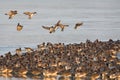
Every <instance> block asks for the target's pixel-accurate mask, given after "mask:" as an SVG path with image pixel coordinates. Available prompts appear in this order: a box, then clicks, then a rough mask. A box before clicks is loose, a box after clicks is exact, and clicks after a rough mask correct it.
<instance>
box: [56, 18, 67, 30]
mask: <svg viewBox="0 0 120 80" xmlns="http://www.w3.org/2000/svg"><path fill="white" fill-rule="evenodd" d="M60 22H61V20H59V21H58V22H57V23H56V24H55V27H60V28H61V31H64V28H65V27H68V26H69V25H63V24H61V23H60Z"/></svg>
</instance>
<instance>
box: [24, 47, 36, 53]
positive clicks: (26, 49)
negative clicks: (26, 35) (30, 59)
mask: <svg viewBox="0 0 120 80" xmlns="http://www.w3.org/2000/svg"><path fill="white" fill-rule="evenodd" d="M25 51H26V52H33V51H34V50H33V49H32V48H30V47H25Z"/></svg>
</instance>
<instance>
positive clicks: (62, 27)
mask: <svg viewBox="0 0 120 80" xmlns="http://www.w3.org/2000/svg"><path fill="white" fill-rule="evenodd" d="M16 14H18V12H17V11H16V10H10V11H9V12H8V13H5V15H8V16H9V19H12V18H13V17H14V16H15V15H16ZM23 14H25V15H27V16H28V19H31V18H32V16H33V15H35V14H37V12H24V13H23ZM81 25H83V22H79V23H76V24H75V27H74V29H77V28H78V27H80V26H81ZM68 26H69V25H64V24H62V23H61V20H59V21H58V22H57V23H56V24H55V25H54V26H50V27H48V26H42V27H43V28H44V29H46V30H49V33H53V32H55V31H56V30H57V29H58V28H61V31H63V30H64V28H65V27H68ZM22 29H23V25H21V24H20V23H18V24H17V31H21V30H22Z"/></svg>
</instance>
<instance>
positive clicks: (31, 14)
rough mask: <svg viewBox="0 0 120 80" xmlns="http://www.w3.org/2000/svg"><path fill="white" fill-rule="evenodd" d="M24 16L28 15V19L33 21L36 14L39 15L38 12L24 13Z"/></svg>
mask: <svg viewBox="0 0 120 80" xmlns="http://www.w3.org/2000/svg"><path fill="white" fill-rule="evenodd" d="M23 14H25V15H28V19H31V18H32V16H33V15H34V14H37V12H24V13H23Z"/></svg>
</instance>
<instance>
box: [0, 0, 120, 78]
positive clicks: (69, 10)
mask: <svg viewBox="0 0 120 80" xmlns="http://www.w3.org/2000/svg"><path fill="white" fill-rule="evenodd" d="M119 3H120V0H41V1H40V0H34V1H30V0H12V1H11V0H0V19H1V20H0V54H4V53H6V52H8V51H11V52H13V53H14V51H15V49H16V48H19V47H22V48H24V47H26V46H28V47H32V48H36V45H37V44H39V43H42V42H52V43H57V42H62V43H80V42H84V41H86V39H90V40H92V41H94V40H95V39H99V40H102V41H106V40H108V39H110V38H111V39H113V40H118V39H120V5H119ZM9 10H18V13H19V14H17V15H16V16H15V17H14V18H13V19H10V20H9V19H8V16H6V15H4V14H5V13H6V12H9ZM24 11H36V12H37V15H35V16H33V18H32V19H31V20H29V19H27V16H25V15H24V14H23V12H24ZM58 20H61V21H62V23H64V24H69V25H70V26H69V27H68V28H66V29H65V30H64V32H61V31H60V30H57V31H56V32H55V33H53V34H49V32H48V31H47V30H44V29H43V28H42V27H41V26H42V25H48V26H51V25H54V24H55V23H56V22H57V21H58ZM81 21H82V22H84V25H83V26H81V28H79V29H77V30H74V28H73V27H74V25H75V23H77V22H81ZM18 22H19V23H21V24H22V25H23V26H24V28H23V30H22V31H21V32H18V31H16V25H17V23H18ZM2 79H4V78H2ZM9 79H10V78H8V79H7V80H9ZM10 80H11V79H10ZM12 80H15V78H12Z"/></svg>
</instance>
